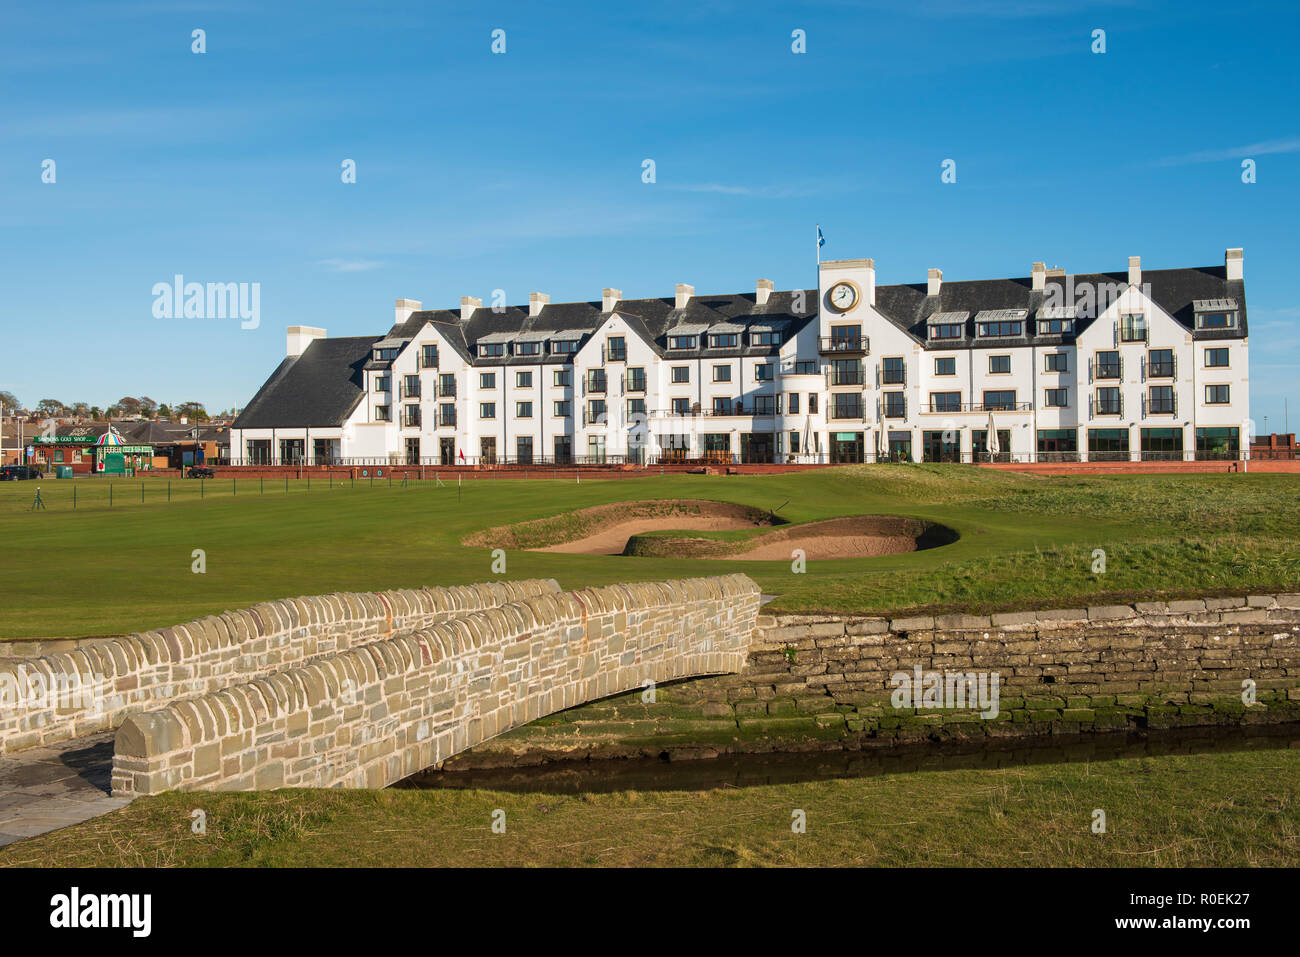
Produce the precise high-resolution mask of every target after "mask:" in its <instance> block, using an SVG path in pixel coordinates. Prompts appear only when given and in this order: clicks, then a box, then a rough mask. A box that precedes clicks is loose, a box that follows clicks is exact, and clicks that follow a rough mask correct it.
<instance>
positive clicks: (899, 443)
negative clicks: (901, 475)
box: [889, 432, 912, 462]
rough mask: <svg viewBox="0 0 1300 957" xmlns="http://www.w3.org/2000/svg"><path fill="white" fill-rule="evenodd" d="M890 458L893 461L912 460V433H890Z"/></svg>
mask: <svg viewBox="0 0 1300 957" xmlns="http://www.w3.org/2000/svg"><path fill="white" fill-rule="evenodd" d="M889 460H890V461H891V462H910V461H912V433H911V432H890V433H889Z"/></svg>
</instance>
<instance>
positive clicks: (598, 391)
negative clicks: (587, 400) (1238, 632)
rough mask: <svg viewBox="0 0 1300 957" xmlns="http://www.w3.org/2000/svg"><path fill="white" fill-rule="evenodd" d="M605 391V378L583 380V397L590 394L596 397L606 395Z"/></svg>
mask: <svg viewBox="0 0 1300 957" xmlns="http://www.w3.org/2000/svg"><path fill="white" fill-rule="evenodd" d="M605 391H606V381H605V378H604V377H603V376H602V377H601V378H599V379H592V378H587V379H583V380H582V394H583V395H587V394H588V393H591V394H594V395H604V394H605Z"/></svg>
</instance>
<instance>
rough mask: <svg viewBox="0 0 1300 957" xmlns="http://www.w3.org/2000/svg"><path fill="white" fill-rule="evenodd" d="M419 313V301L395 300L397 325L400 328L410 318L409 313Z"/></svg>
mask: <svg viewBox="0 0 1300 957" xmlns="http://www.w3.org/2000/svg"><path fill="white" fill-rule="evenodd" d="M419 311H420V300H418V299H399V300H397V324H398V325H399V326H400V325H401V324H402V323H404V322H405V321H406V320H407V319H410V318H411V313H413V312H419Z"/></svg>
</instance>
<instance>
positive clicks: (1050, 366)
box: [1046, 352, 1070, 372]
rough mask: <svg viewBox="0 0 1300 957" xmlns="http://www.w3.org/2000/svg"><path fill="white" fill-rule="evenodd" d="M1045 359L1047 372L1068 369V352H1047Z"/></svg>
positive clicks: (1067, 370) (1066, 370) (1065, 370)
mask: <svg viewBox="0 0 1300 957" xmlns="http://www.w3.org/2000/svg"><path fill="white" fill-rule="evenodd" d="M1046 359H1047V371H1048V372H1069V371H1070V354H1069V353H1068V352H1049V353H1047V355H1046Z"/></svg>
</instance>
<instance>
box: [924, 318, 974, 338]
mask: <svg viewBox="0 0 1300 957" xmlns="http://www.w3.org/2000/svg"><path fill="white" fill-rule="evenodd" d="M965 332H966V327H965V324H964V323H960V322H936V323H933V324H931V326H930V338H931V339H960V338H961V337H962V336H963V335H964V334H965Z"/></svg>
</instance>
